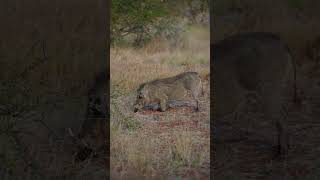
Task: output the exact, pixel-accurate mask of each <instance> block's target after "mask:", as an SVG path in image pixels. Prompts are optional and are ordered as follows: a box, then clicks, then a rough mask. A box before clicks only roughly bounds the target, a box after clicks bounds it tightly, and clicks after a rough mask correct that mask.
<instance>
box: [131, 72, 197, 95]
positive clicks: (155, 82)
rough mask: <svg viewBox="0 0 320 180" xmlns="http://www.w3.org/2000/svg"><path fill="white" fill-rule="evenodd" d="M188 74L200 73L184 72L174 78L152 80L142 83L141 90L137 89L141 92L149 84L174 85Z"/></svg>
mask: <svg viewBox="0 0 320 180" xmlns="http://www.w3.org/2000/svg"><path fill="white" fill-rule="evenodd" d="M186 74H198V73H197V72H184V73H181V74H178V75H176V76H172V77H167V78H162V79H155V80H151V81H148V82H145V83H142V84H141V85H140V86H139V88H138V89H137V92H139V91H141V90H142V89H143V88H144V87H145V86H146V85H147V84H149V85H156V84H158V83H163V84H166V85H170V84H173V83H175V82H176V81H178V80H180V79H181V78H182V77H184V76H185V75H186Z"/></svg>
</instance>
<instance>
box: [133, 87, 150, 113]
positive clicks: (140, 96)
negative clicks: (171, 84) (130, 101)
mask: <svg viewBox="0 0 320 180" xmlns="http://www.w3.org/2000/svg"><path fill="white" fill-rule="evenodd" d="M149 102H150V97H149V87H148V86H147V85H142V86H141V87H140V88H139V89H138V91H137V99H136V102H135V104H134V106H133V107H134V112H137V111H139V110H141V109H142V108H144V106H145V105H147V104H148V103H149Z"/></svg>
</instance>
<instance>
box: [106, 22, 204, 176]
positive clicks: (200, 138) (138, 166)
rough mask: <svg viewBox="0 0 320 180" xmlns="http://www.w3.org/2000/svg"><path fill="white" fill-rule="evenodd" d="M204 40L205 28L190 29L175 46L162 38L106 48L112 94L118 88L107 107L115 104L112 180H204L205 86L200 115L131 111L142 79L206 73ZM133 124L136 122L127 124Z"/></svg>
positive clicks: (188, 111)
mask: <svg viewBox="0 0 320 180" xmlns="http://www.w3.org/2000/svg"><path fill="white" fill-rule="evenodd" d="M209 39H210V38H209V32H208V28H203V27H193V28H190V30H189V31H187V32H186V33H185V34H184V35H183V41H182V45H181V46H179V47H178V48H170V45H169V43H168V42H166V41H164V40H161V39H155V40H153V41H151V42H150V43H149V44H147V45H146V46H145V47H143V48H140V49H134V48H120V47H113V48H111V62H110V63H111V94H116V93H117V92H118V91H121V92H122V93H121V95H120V96H118V97H117V98H116V97H114V98H112V99H111V100H112V101H113V102H114V104H113V105H112V106H111V109H114V108H115V107H114V106H117V107H119V111H113V113H112V114H111V144H110V145H111V152H110V153H111V157H110V158H111V159H110V160H111V178H112V179H120V178H121V179H137V178H138V179H170V178H173V179H175V178H179V177H180V178H183V179H190V178H192V177H193V178H196V179H209V159H210V155H209V149H210V148H209V104H208V103H209V96H208V91H209V87H208V86H206V89H205V90H206V94H207V96H206V97H203V101H202V104H201V105H202V107H203V109H202V110H201V112H199V113H194V112H192V111H190V109H188V108H187V109H183V108H179V109H170V110H169V111H167V112H164V113H151V112H149V113H141V114H140V113H136V114H134V113H133V112H132V110H131V108H132V107H131V106H132V103H133V101H134V98H135V95H134V93H135V90H136V88H137V87H138V86H139V85H140V84H141V83H143V82H146V81H149V80H153V79H156V78H162V77H168V76H172V75H176V74H178V73H181V72H184V71H196V72H199V73H200V75H201V76H202V77H204V76H205V75H208V73H209ZM200 107H201V106H200ZM125 118H127V119H126V120H124V119H125ZM132 122H135V123H136V124H138V125H137V126H132V125H128V123H131V124H132Z"/></svg>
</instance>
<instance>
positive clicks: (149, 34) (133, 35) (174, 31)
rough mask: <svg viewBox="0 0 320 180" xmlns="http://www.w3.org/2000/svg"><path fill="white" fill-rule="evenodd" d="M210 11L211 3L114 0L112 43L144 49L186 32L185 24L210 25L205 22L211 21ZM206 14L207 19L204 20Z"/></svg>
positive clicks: (204, 0)
mask: <svg viewBox="0 0 320 180" xmlns="http://www.w3.org/2000/svg"><path fill="white" fill-rule="evenodd" d="M208 8H209V6H208V0H198V1H195V0H186V1H182V0H177V1H166V0H137V1H135V0H114V1H112V7H111V14H112V16H111V40H112V43H113V44H117V43H121V42H122V43H129V44H131V45H132V44H133V45H135V46H142V45H143V44H145V43H146V42H148V41H149V40H151V39H153V38H155V37H158V36H162V37H164V38H167V39H170V38H173V37H175V36H177V35H179V33H181V31H182V30H183V28H184V27H181V24H180V23H181V21H185V20H188V23H190V24H191V23H192V24H195V23H198V24H201V23H206V24H208V19H204V18H208V14H207V11H208ZM204 13H206V14H205V15H206V17H203V16H204ZM201 15H202V17H200V16H201ZM201 18H202V19H201ZM205 21H207V22H205Z"/></svg>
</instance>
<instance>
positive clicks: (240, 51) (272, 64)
mask: <svg viewBox="0 0 320 180" xmlns="http://www.w3.org/2000/svg"><path fill="white" fill-rule="evenodd" d="M211 55H212V58H213V61H212V62H213V67H212V68H213V69H212V70H211V72H212V73H213V95H214V96H213V103H214V107H213V108H214V117H215V118H216V119H217V118H221V117H222V116H225V115H228V114H230V113H234V112H235V111H236V109H237V108H238V106H239V104H241V103H242V102H243V101H245V97H247V96H248V94H252V93H254V94H256V95H257V96H259V97H260V99H261V103H262V111H263V112H264V115H265V118H266V120H271V121H272V122H273V124H274V125H275V126H276V128H277V145H278V152H279V153H280V154H286V153H287V150H288V134H287V124H286V117H285V116H284V115H283V109H284V108H283V107H285V106H284V105H285V104H284V101H283V97H284V96H283V95H284V94H285V89H287V88H285V87H288V86H286V84H288V83H287V82H294V80H295V79H294V77H295V65H294V62H293V59H292V56H291V54H290V52H289V49H288V47H287V46H286V44H284V43H283V42H282V41H281V40H280V38H279V37H278V36H276V35H274V34H272V33H263V32H256V33H244V34H238V35H234V36H231V37H229V38H226V39H224V40H221V41H219V42H217V43H216V44H213V45H212V46H211ZM291 78H292V79H291ZM290 79H291V81H290ZM292 89H294V88H292Z"/></svg>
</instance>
